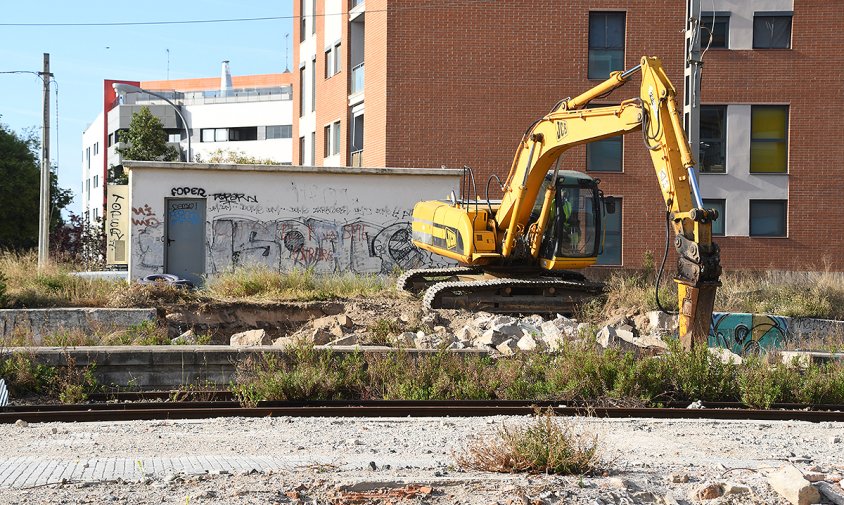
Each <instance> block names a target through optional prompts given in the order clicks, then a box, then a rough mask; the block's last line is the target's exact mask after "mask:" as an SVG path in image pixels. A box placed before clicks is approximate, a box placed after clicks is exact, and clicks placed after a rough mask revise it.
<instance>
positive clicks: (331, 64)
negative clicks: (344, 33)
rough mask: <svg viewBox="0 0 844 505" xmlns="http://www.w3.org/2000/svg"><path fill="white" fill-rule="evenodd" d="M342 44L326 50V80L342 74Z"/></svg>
mask: <svg viewBox="0 0 844 505" xmlns="http://www.w3.org/2000/svg"><path fill="white" fill-rule="evenodd" d="M340 62H341V58H340V43H339V42H338V43H336V44H334V46H332V47H330V48H328V49H326V50H325V78H326V79H328V78H329V77H332V76H334V75H336V74H339V73H340Z"/></svg>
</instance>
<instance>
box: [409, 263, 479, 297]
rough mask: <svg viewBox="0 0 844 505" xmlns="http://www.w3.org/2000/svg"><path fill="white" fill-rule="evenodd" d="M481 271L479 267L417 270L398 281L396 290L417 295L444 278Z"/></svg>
mask: <svg viewBox="0 0 844 505" xmlns="http://www.w3.org/2000/svg"><path fill="white" fill-rule="evenodd" d="M481 271H482V270H481V269H480V268H477V267H446V268H417V269H415V270H408V271H407V272H405V273H404V274H402V276H401V277H399V278H398V280H397V281H396V288H397V289H398V290H399V291H409V292H411V293H413V294H417V293H421V292H422V291H425V289H427V288H428V287H430V286H431V285H432V284H436V283H437V282H441V280H442V279H443V278H449V277H455V276H458V275H472V274H477V273H480V272H481ZM437 279H439V280H437Z"/></svg>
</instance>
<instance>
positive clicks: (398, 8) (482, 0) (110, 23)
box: [0, 0, 494, 27]
mask: <svg viewBox="0 0 844 505" xmlns="http://www.w3.org/2000/svg"><path fill="white" fill-rule="evenodd" d="M475 1H476V2H477V3H479V4H484V3H487V2H490V3H494V0H475ZM455 6H457V5H456V4H446V5H441V4H435V3H432V4H428V5H405V6H396V7H391V8H390V10H391V11H406V10H422V9H442V8H447V7H455ZM365 12H366V13H368V14H369V13H375V12H387V9H367V10H366V11H365ZM349 14H350V12H349V11H345V12H331V13H323V14H300V15H299V16H294V15H289V16H265V17H256V18H220V19H189V20H181V21H171V20H167V21H108V22H101V23H94V22H91V23H0V26H17V27H50V26H66V27H85V26H155V25H190V24H209V23H245V22H252V21H280V20H286V19H301V18H322V17H328V16H346V15H349Z"/></svg>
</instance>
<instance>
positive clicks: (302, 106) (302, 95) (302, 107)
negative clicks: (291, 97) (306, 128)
mask: <svg viewBox="0 0 844 505" xmlns="http://www.w3.org/2000/svg"><path fill="white" fill-rule="evenodd" d="M304 115H305V67H300V68H299V117H302V116H304Z"/></svg>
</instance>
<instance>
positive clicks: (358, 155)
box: [349, 149, 363, 167]
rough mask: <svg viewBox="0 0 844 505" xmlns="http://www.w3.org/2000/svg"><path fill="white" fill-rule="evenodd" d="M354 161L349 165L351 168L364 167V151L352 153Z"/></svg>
mask: <svg viewBox="0 0 844 505" xmlns="http://www.w3.org/2000/svg"><path fill="white" fill-rule="evenodd" d="M351 155H352V159H351V161H350V163H349V166H350V167H362V166H363V149H361V150H360V151H352V152H351Z"/></svg>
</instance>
